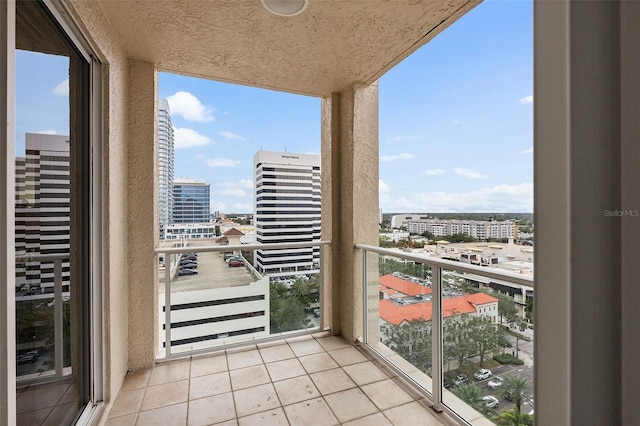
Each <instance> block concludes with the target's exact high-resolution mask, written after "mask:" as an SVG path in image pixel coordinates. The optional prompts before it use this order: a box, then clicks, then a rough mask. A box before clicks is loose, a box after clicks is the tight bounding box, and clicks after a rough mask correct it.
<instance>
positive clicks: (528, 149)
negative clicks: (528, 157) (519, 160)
mask: <svg viewBox="0 0 640 426" xmlns="http://www.w3.org/2000/svg"><path fill="white" fill-rule="evenodd" d="M520 152H521V153H522V154H533V145H532V146H531V147H530V148H527V149H525V150H524V151H520Z"/></svg>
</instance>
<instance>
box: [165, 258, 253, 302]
mask: <svg viewBox="0 0 640 426" xmlns="http://www.w3.org/2000/svg"><path fill="white" fill-rule="evenodd" d="M197 262H198V268H197V269H196V270H197V271H198V273H197V274H196V275H185V276H178V274H177V273H176V274H175V276H174V278H173V280H172V281H171V292H172V293H176V292H182V291H192V290H207V289H213V288H226V287H233V286H240V285H247V284H250V283H252V282H253V281H256V280H257V278H256V277H255V276H254V275H253V274H252V273H251V272H250V270H249V269H248V268H247V267H235V268H230V267H229V265H227V263H226V262H225V261H224V259H223V255H222V253H199V254H198V261H197ZM158 278H159V279H158V281H159V283H160V285H159V292H160V293H164V269H162V270H161V271H160V274H159V277H158Z"/></svg>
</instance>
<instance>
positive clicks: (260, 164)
mask: <svg viewBox="0 0 640 426" xmlns="http://www.w3.org/2000/svg"><path fill="white" fill-rule="evenodd" d="M253 163H254V173H255V174H254V182H255V185H254V187H255V189H254V191H255V197H254V200H255V208H254V212H255V215H254V226H255V231H256V242H257V243H262V244H275V243H290V242H309V243H313V242H317V241H320V156H319V155H310V154H293V153H290V152H271V151H258V152H257V153H256V154H255V156H254V157H253ZM319 264H320V248H319V247H311V246H309V247H304V248H296V249H281V250H257V251H256V256H254V266H255V267H256V269H257V270H258V271H260V272H262V273H265V274H269V275H274V276H288V275H299V274H307V273H317V272H318V271H319Z"/></svg>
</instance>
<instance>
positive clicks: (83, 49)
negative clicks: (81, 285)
mask: <svg viewBox="0 0 640 426" xmlns="http://www.w3.org/2000/svg"><path fill="white" fill-rule="evenodd" d="M42 3H43V4H44V5H45V7H46V8H47V9H48V10H49V12H50V13H51V15H53V17H54V19H55V21H56V23H57V24H58V25H59V26H60V27H61V28H62V30H63V31H64V32H65V34H66V36H67V37H68V38H69V40H70V42H71V43H72V44H73V45H74V46H75V48H76V50H77V51H78V52H79V53H80V55H81V56H82V57H83V59H84V60H85V61H86V62H87V64H88V71H87V72H86V73H83V75H82V77H81V78H82V79H83V80H85V79H86V81H82V82H81V83H82V84H83V86H85V87H87V88H88V92H89V93H88V103H87V105H83V106H84V107H86V108H88V114H85V117H88V118H85V119H84V120H85V122H84V123H83V127H85V128H86V129H87V132H86V137H88V140H89V141H88V145H87V146H86V155H88V156H89V159H88V161H87V166H88V170H86V172H87V175H88V176H89V177H90V183H89V185H88V187H87V188H86V189H85V190H84V193H85V195H86V196H87V197H88V206H89V209H88V211H87V212H85V213H84V214H83V217H82V221H83V222H85V223H87V225H88V226H87V227H86V230H87V231H88V232H89V241H88V247H89V252H90V254H89V261H88V267H89V276H88V279H89V284H88V285H87V286H86V287H85V291H87V294H86V299H85V300H86V301H87V303H86V305H87V306H86V308H88V309H86V313H85V314H83V317H84V318H85V319H88V327H89V328H88V329H86V330H83V334H84V335H85V336H86V338H88V339H89V344H88V351H89V353H88V354H87V353H85V354H84V358H85V359H86V360H87V361H88V364H89V365H88V366H87V368H85V372H86V374H87V375H88V387H89V403H88V404H87V405H86V406H85V408H84V409H83V410H82V413H81V414H80V416H79V417H78V418H77V423H78V424H88V423H90V422H91V420H92V419H95V418H96V417H97V416H98V415H99V410H98V408H99V404H100V402H102V401H103V396H104V395H103V391H104V382H103V369H104V366H103V355H102V354H103V330H102V325H103V321H102V318H103V314H102V267H103V265H102V259H103V256H102V208H103V195H102V182H103V178H102V177H103V172H102V67H101V64H100V61H99V60H98V59H97V57H96V55H95V54H94V52H95V51H96V49H94V48H93V47H92V46H91V45H90V43H89V42H88V41H87V40H88V39H87V38H86V37H84V35H83V34H82V33H81V32H80V30H79V29H78V28H77V26H76V25H75V24H74V22H73V20H72V19H71V14H70V13H69V10H68V9H67V8H66V6H65V5H64V4H63V3H62V2H60V1H54V0H42ZM15 32H16V0H3V1H2V2H0V100H1V101H0V122H1V123H2V124H3V125H2V126H0V129H1V130H0V141H1V142H0V200H2V201H3V204H4V205H5V206H6V207H5V208H4V209H0V282H4V283H5V285H3V286H0V320H1V321H0V323H2V324H6V325H5V326H4V327H0V347H3V348H6V350H1V351H0V419H7V421H8V422H9V423H12V421H11V419H14V420H13V421H15V419H16V365H15V359H16V346H15V342H16V340H15V285H12V284H15V237H14V236H15V146H14V145H15V144H14V142H13V141H14V137H15V127H14V123H15V45H16V33H15Z"/></svg>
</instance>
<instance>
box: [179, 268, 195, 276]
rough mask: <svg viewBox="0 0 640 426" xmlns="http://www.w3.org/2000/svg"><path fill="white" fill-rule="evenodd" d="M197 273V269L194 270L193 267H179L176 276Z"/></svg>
mask: <svg viewBox="0 0 640 426" xmlns="http://www.w3.org/2000/svg"><path fill="white" fill-rule="evenodd" d="M197 273H198V271H196V270H195V269H180V270H179V271H178V276H180V277H181V276H183V275H196V274H197Z"/></svg>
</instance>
